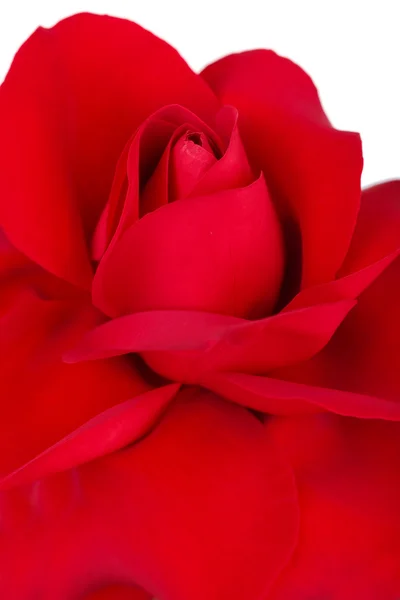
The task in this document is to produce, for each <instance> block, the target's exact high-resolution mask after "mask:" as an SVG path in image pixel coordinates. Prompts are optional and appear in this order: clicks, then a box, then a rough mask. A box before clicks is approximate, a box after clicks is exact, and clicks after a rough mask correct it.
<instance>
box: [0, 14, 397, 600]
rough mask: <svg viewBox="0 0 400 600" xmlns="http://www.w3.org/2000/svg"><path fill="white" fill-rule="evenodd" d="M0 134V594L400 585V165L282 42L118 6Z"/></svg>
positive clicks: (31, 60)
mask: <svg viewBox="0 0 400 600" xmlns="http://www.w3.org/2000/svg"><path fill="white" fill-rule="evenodd" d="M0 132H1V135H0V156H1V161H0V597H1V598H7V599H9V600H29V599H31V598H37V599H43V600H152V599H153V598H157V599H158V600H228V599H229V600H311V598H314V599H317V598H318V599H321V600H322V599H324V600H328V599H329V600H354V599H355V598H360V599H362V600H378V599H379V600H398V598H399V597H400V511H399V506H400V474H399V473H400V424H399V421H400V313H399V309H398V298H399V294H400V258H399V251H400V250H399V249H400V183H399V181H390V182H386V183H382V184H380V185H376V186H373V187H370V188H368V189H366V190H363V191H362V190H361V187H360V176H361V171H362V151H361V141H360V138H359V136H358V134H356V133H350V132H345V131H339V130H337V129H335V128H334V127H333V126H332V125H331V123H330V122H329V120H328V118H327V117H326V115H325V113H324V111H323V108H322V106H321V102H320V100H319V96H318V93H317V90H316V88H315V86H314V84H313V82H312V81H311V79H310V78H309V76H308V75H307V74H305V73H304V72H303V71H302V69H301V68H300V67H298V66H297V65H295V64H294V63H292V62H291V61H289V60H288V59H286V58H282V57H280V56H278V55H277V54H275V53H274V52H272V51H269V50H255V51H249V52H244V53H240V54H233V55H230V56H227V57H225V58H222V59H220V60H217V61H216V62H214V63H213V64H211V65H209V66H208V67H207V68H205V69H204V71H203V72H201V73H200V74H196V73H194V72H193V71H192V70H191V69H190V68H189V67H188V65H187V64H186V63H185V61H184V60H183V58H181V56H180V55H179V54H178V53H177V52H176V51H175V50H174V49H173V48H172V47H170V46H169V45H168V44H167V43H165V42H164V41H162V40H160V39H158V38H157V37H155V36H154V35H152V34H151V33H149V32H148V31H146V30H144V29H142V28H141V27H140V26H138V25H136V24H134V23H131V22H129V21H124V20H120V19H116V18H111V17H107V16H96V15H90V14H81V15H76V16H74V17H70V18H68V19H66V20H64V21H61V22H60V23H58V24H57V25H56V26H54V27H53V28H51V29H43V28H39V29H38V30H37V31H36V32H35V33H34V34H33V35H32V36H31V37H30V38H29V39H28V41H27V42H26V43H25V44H24V45H23V46H22V47H21V49H20V50H19V52H18V53H17V55H16V57H15V59H14V62H13V64H12V66H11V68H10V71H9V73H8V75H7V77H6V79H5V81H4V83H3V84H2V86H1V89H0Z"/></svg>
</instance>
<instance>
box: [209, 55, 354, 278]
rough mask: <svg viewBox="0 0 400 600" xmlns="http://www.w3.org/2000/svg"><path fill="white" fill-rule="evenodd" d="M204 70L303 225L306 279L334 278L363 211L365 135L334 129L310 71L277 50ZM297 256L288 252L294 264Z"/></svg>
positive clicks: (289, 216) (284, 207)
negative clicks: (235, 111)
mask: <svg viewBox="0 0 400 600" xmlns="http://www.w3.org/2000/svg"><path fill="white" fill-rule="evenodd" d="M202 76H203V77H204V79H205V80H206V81H207V82H208V83H209V84H210V85H211V87H212V88H213V89H214V91H215V92H216V94H217V95H218V97H219V98H220V100H221V101H222V102H224V103H229V104H233V105H234V106H235V107H236V108H237V109H238V111H239V127H240V131H241V134H242V138H243V141H244V143H245V146H246V148H247V150H248V152H249V154H250V156H251V157H252V159H253V161H254V163H255V164H256V165H258V166H259V167H260V168H261V169H262V170H263V171H264V174H265V176H266V179H267V182H268V185H271V187H272V191H273V194H274V198H275V199H276V200H277V201H278V204H279V206H280V212H281V214H282V218H283V220H284V221H288V222H289V223H288V224H290V223H291V222H292V221H293V220H294V221H295V228H297V230H299V231H300V235H301V239H302V253H303V273H302V283H303V287H307V286H309V285H313V284H317V283H322V282H326V281H329V280H331V279H333V278H334V276H335V275H336V273H337V271H338V269H339V267H340V266H341V264H342V262H343V259H344V257H345V254H346V252H347V250H348V247H349V244H350V239H351V235H352V233H353V229H354V226H355V221H356V216H357V212H358V206H359V199H360V174H361V168H362V155H361V145H360V140H359V137H358V136H357V135H356V134H353V133H347V132H342V131H337V130H335V129H333V128H332V127H331V125H330V124H329V122H328V120H327V118H326V116H325V114H324V112H323V110H322V107H321V104H320V101H319V98H318V94H317V90H316V89H315V87H314V85H313V83H312V81H311V79H310V78H309V77H308V76H307V75H306V74H305V73H304V72H303V71H302V70H301V69H300V68H299V67H298V66H296V65H295V64H293V63H292V62H290V61H289V60H287V59H284V58H282V57H280V56H278V55H276V54H274V53H273V52H269V51H264V50H257V51H252V52H245V53H242V54H234V55H230V56H227V57H225V58H223V59H221V60H219V61H217V62H216V63H213V64H211V65H210V66H208V67H207V68H206V69H205V71H203V73H202ZM292 229H293V225H291V228H290V231H289V230H287V235H288V236H290V238H293V231H292ZM288 241H290V240H288ZM295 251H296V252H297V253H298V251H299V250H298V249H295ZM291 258H293V260H291ZM294 260H295V257H290V256H289V264H294Z"/></svg>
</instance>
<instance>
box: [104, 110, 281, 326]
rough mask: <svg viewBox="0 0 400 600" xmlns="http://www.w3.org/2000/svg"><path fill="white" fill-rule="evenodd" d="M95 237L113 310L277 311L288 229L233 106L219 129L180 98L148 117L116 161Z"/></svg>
mask: <svg viewBox="0 0 400 600" xmlns="http://www.w3.org/2000/svg"><path fill="white" fill-rule="evenodd" d="M92 246H93V258H94V260H96V261H97V262H98V265H97V271H96V275H95V279H94V285H93V300H94V303H95V305H96V306H97V307H98V308H100V309H101V310H102V311H103V312H104V313H105V314H107V315H109V316H111V317H116V316H121V315H125V314H130V313H133V312H143V311H149V310H166V309H170V310H178V309H179V310H200V311H207V312H214V313H220V314H227V315H233V316H239V317H246V318H251V319H253V318H259V317H262V316H266V315H268V314H271V312H272V311H273V309H274V306H275V305H276V302H277V298H278V296H279V292H280V287H281V282H282V275H283V268H284V258H283V244H282V236H281V231H280V226H279V222H278V218H277V216H276V212H275V209H274V205H273V203H272V200H271V198H270V195H269V192H268V189H267V186H266V183H265V180H264V177H263V175H260V176H258V175H256V174H255V173H254V172H253V169H252V168H251V166H250V164H249V162H248V159H247V157H246V153H245V150H244V148H243V145H242V142H241V139H240V135H239V131H238V127H237V112H236V110H235V109H234V108H232V107H225V108H224V109H222V110H221V112H220V114H219V115H218V120H217V125H216V127H215V130H212V129H211V128H210V127H208V126H207V125H206V124H205V123H203V122H202V121H200V120H199V119H198V118H197V117H196V116H195V115H193V114H192V113H190V112H189V111H187V110H186V109H184V108H182V107H179V106H170V107H166V108H164V109H162V110H160V111H158V112H157V113H155V114H154V115H152V116H151V117H150V118H149V119H148V120H147V121H146V122H145V123H143V125H142V126H141V127H140V128H139V130H138V131H137V132H136V133H135V134H134V136H133V137H132V138H131V140H130V141H129V143H128V144H127V146H126V148H125V150H124V152H123V154H122V156H121V158H120V161H119V163H118V165H117V168H116V172H115V178H114V184H113V188H112V190H111V194H110V197H109V201H108V203H107V205H106V207H105V209H104V212H103V214H102V216H101V219H100V221H99V224H98V226H97V229H96V232H95V235H94V239H93V244H92Z"/></svg>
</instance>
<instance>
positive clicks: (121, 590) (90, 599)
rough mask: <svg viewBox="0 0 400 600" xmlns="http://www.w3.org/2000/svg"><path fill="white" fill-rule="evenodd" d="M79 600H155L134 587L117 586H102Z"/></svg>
mask: <svg viewBox="0 0 400 600" xmlns="http://www.w3.org/2000/svg"><path fill="white" fill-rule="evenodd" d="M96 587H97V586H96ZM78 600H153V596H151V595H150V594H148V593H147V592H145V591H143V590H140V589H139V588H137V587H136V586H133V585H120V584H116V585H107V586H105V587H104V586H101V587H100V588H97V589H96V590H95V591H94V592H89V593H88V594H84V595H83V596H81V597H80V598H79V599H78Z"/></svg>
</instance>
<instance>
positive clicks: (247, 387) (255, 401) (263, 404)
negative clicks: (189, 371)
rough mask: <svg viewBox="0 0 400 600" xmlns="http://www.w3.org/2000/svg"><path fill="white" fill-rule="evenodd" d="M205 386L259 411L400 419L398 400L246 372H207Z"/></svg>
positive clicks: (203, 381) (283, 413)
mask: <svg viewBox="0 0 400 600" xmlns="http://www.w3.org/2000/svg"><path fill="white" fill-rule="evenodd" d="M201 383H202V385H203V386H204V387H206V388H207V389H209V390H212V391H213V392H215V393H216V394H218V395H220V396H222V397H223V398H225V399H227V400H231V401H233V402H236V403H238V404H241V405H243V406H246V407H248V408H251V409H253V410H256V411H258V412H263V413H268V414H273V415H301V414H308V413H314V412H324V411H329V412H333V413H336V414H338V415H343V416H352V417H358V418H361V419H384V420H388V421H400V402H396V401H389V400H385V399H384V398H379V397H375V396H368V395H365V394H357V393H352V392H347V391H340V390H337V389H329V388H323V387H317V386H311V385H305V384H301V383H295V382H291V381H282V380H281V379H272V378H270V377H257V376H254V375H247V374H245V373H215V374H210V375H206V376H205V377H204V378H203V379H202V380H201Z"/></svg>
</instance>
